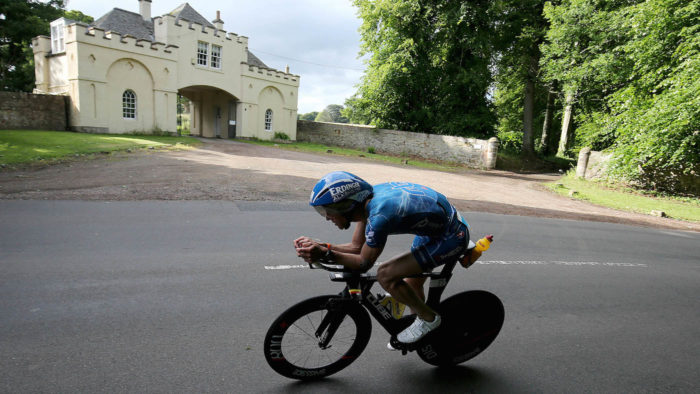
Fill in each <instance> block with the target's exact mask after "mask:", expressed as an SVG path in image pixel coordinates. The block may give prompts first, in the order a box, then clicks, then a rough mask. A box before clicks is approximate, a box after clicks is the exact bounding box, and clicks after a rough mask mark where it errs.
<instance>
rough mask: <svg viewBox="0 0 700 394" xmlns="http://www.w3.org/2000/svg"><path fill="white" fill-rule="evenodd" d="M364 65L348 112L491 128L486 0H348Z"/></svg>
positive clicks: (451, 127) (402, 123) (380, 121)
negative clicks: (357, 26)
mask: <svg viewBox="0 0 700 394" xmlns="http://www.w3.org/2000/svg"><path fill="white" fill-rule="evenodd" d="M353 3H354V4H355V6H357V7H358V9H359V16H360V18H361V19H362V21H363V23H362V26H361V28H360V34H361V37H362V46H361V55H365V54H368V55H369V59H368V60H367V71H366V73H365V75H364V76H363V79H362V82H361V84H360V86H359V89H358V92H357V94H356V95H355V97H354V98H353V99H351V100H352V101H351V104H352V105H351V110H350V111H349V112H348V115H349V118H350V119H351V120H353V121H354V122H355V121H358V123H365V124H374V125H376V126H378V127H381V128H387V129H399V130H408V131H419V132H427V133H439V134H451V135H481V136H487V135H492V133H493V128H494V123H495V117H494V114H493V109H492V106H491V104H490V103H489V101H488V100H487V89H488V87H489V85H490V83H491V72H490V70H489V64H490V60H491V55H492V46H491V40H490V37H491V35H492V23H491V20H490V8H489V4H490V2H488V1H484V0H479V1H471V2H459V1H447V2H446V1H439V0H377V1H370V0H355V1H354V2H353Z"/></svg>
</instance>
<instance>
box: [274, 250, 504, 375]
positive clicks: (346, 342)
mask: <svg viewBox="0 0 700 394" xmlns="http://www.w3.org/2000/svg"><path fill="white" fill-rule="evenodd" d="M471 245H473V243H470V246H471ZM467 253H471V249H468V251H467ZM456 264H457V262H456V261H455V262H452V263H448V264H445V265H444V266H443V268H442V270H441V271H440V272H426V273H423V274H421V275H417V276H416V277H427V278H429V279H430V282H429V283H430V287H429V290H428V299H427V301H426V303H427V304H428V306H430V307H431V308H433V309H434V310H435V311H437V312H438V313H439V314H440V316H441V318H442V323H441V324H440V326H439V327H438V328H437V329H435V330H434V331H433V332H431V333H429V334H428V335H426V337H425V338H423V339H421V340H419V341H418V342H416V343H414V344H411V345H407V344H403V343H401V342H398V341H397V340H396V335H397V334H398V333H400V332H401V331H403V330H404V329H405V328H406V327H408V326H409V325H411V323H412V322H413V320H414V319H415V315H409V316H400V313H398V310H397V309H398V308H397V306H398V302H397V301H396V300H394V299H390V301H392V302H386V301H385V300H382V297H383V296H382V295H375V294H373V293H372V292H371V288H372V286H373V285H374V283H375V282H376V281H377V277H376V275H374V274H369V273H362V272H358V271H351V270H348V269H346V268H345V267H343V266H341V265H334V264H333V262H331V261H323V260H322V261H320V262H318V263H314V264H309V267H310V268H312V269H325V270H327V271H331V273H330V274H329V275H330V280H331V281H333V282H341V283H344V284H345V288H344V289H343V291H341V292H340V293H339V294H337V295H323V296H318V297H313V298H309V299H307V300H305V301H302V302H300V303H298V304H296V305H294V306H292V307H291V308H289V309H287V310H286V311H285V312H283V313H282V314H281V315H280V316H279V317H278V318H277V319H276V320H275V321H274V322H273V323H272V325H271V326H270V328H269V330H268V331H267V335H266V336H265V342H264V352H265V359H266V360H267V362H268V364H269V365H270V367H272V369H274V370H275V371H276V372H278V373H279V374H281V375H283V376H286V377H288V378H293V379H300V380H313V379H320V378H323V377H326V376H329V375H331V374H334V373H336V372H338V371H340V370H342V369H343V368H345V367H347V366H348V365H350V364H351V363H352V362H353V361H355V360H356V359H357V358H358V357H359V356H360V354H361V353H362V351H363V350H364V349H365V347H366V346H367V343H368V342H369V339H370V335H371V333H372V323H371V320H370V318H369V315H371V316H373V317H374V318H375V319H376V320H377V321H378V322H379V324H380V325H381V326H382V327H383V328H384V329H385V330H386V331H387V332H388V333H389V334H390V335H391V339H390V344H391V345H392V347H394V348H395V349H397V350H400V351H401V352H402V353H403V354H404V355H405V354H407V353H408V352H412V351H415V352H416V353H418V356H419V357H420V358H421V359H422V360H423V361H425V362H427V363H429V364H432V365H436V366H449V365H456V364H460V363H463V362H465V361H467V360H469V359H471V358H473V357H475V356H476V355H478V354H479V353H481V352H483V351H484V350H485V349H486V348H487V347H488V346H489V345H490V344H491V343H492V342H493V341H494V339H496V336H498V333H499V332H500V330H501V327H502V326H503V320H504V314H505V313H504V308H503V303H502V302H501V300H500V299H499V298H498V297H497V296H495V295H494V294H492V293H490V292H488V291H484V290H470V291H464V292H461V293H458V294H455V295H453V296H451V297H449V298H447V299H445V300H444V301H442V302H441V301H440V298H441V297H442V293H443V292H444V290H445V287H446V286H447V283H448V282H449V281H450V278H451V277H452V270H453V269H454V267H455V265H456ZM368 312H369V314H368Z"/></svg>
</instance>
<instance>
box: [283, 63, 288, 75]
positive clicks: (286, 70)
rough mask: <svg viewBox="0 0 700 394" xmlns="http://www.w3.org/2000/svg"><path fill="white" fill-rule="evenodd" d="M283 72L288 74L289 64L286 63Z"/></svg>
mask: <svg viewBox="0 0 700 394" xmlns="http://www.w3.org/2000/svg"><path fill="white" fill-rule="evenodd" d="M284 72H285V74H289V64H287V67H285V68H284Z"/></svg>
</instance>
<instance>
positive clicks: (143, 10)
mask: <svg viewBox="0 0 700 394" xmlns="http://www.w3.org/2000/svg"><path fill="white" fill-rule="evenodd" d="M139 14H141V18H143V20H145V21H148V22H150V21H151V0H139Z"/></svg>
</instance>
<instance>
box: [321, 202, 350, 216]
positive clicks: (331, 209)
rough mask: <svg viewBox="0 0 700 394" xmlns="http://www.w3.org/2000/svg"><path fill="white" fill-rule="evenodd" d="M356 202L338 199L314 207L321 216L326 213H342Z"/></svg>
mask: <svg viewBox="0 0 700 394" xmlns="http://www.w3.org/2000/svg"><path fill="white" fill-rule="evenodd" d="M355 204H356V202H355V201H353V200H345V201H340V202H337V203H335V204H328V205H316V206H314V209H315V210H316V212H318V213H319V214H320V215H321V216H323V217H328V215H344V214H346V213H347V212H348V211H350V210H352V209H353V208H354V207H355Z"/></svg>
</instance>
